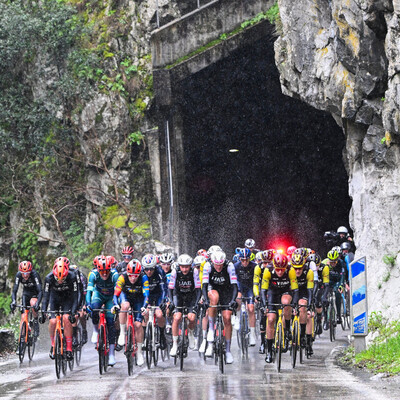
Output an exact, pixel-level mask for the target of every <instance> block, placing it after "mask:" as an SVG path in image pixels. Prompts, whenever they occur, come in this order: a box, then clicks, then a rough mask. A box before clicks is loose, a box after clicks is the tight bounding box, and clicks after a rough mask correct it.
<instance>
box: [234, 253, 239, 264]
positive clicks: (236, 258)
mask: <svg viewBox="0 0 400 400" xmlns="http://www.w3.org/2000/svg"><path fill="white" fill-rule="evenodd" d="M238 261H239V254H235V255H234V256H233V257H232V262H233V263H237V262H238Z"/></svg>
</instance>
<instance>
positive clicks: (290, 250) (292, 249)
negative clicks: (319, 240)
mask: <svg viewBox="0 0 400 400" xmlns="http://www.w3.org/2000/svg"><path fill="white" fill-rule="evenodd" d="M296 248H297V247H296V246H289V247H288V248H287V250H286V253H287V255H288V256H289V257H291V256H292V254H293V253H294V251H295V250H296Z"/></svg>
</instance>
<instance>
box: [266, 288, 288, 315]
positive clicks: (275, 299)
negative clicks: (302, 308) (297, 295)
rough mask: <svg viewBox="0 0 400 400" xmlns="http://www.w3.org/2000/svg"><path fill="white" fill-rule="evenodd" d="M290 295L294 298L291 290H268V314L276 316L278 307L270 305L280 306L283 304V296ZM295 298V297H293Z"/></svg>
mask: <svg viewBox="0 0 400 400" xmlns="http://www.w3.org/2000/svg"><path fill="white" fill-rule="evenodd" d="M285 295H289V296H292V291H291V290H285V289H283V290H268V292H267V296H268V313H274V314H276V313H277V312H278V311H277V310H278V309H277V307H276V306H270V305H269V304H280V303H282V296H285ZM292 297H293V296H292Z"/></svg>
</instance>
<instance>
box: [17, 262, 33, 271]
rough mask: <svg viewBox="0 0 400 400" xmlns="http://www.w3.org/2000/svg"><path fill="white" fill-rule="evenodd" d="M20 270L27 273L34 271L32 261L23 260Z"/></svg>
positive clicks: (19, 266)
mask: <svg viewBox="0 0 400 400" xmlns="http://www.w3.org/2000/svg"><path fill="white" fill-rule="evenodd" d="M18 270H19V271H20V272H23V273H26V272H31V271H32V263H31V262H30V261H21V262H20V263H19V265H18Z"/></svg>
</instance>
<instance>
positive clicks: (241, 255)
mask: <svg viewBox="0 0 400 400" xmlns="http://www.w3.org/2000/svg"><path fill="white" fill-rule="evenodd" d="M238 254H239V258H244V259H246V258H250V256H251V251H250V249H248V248H246V247H244V248H243V249H240V250H239V253H238Z"/></svg>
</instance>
